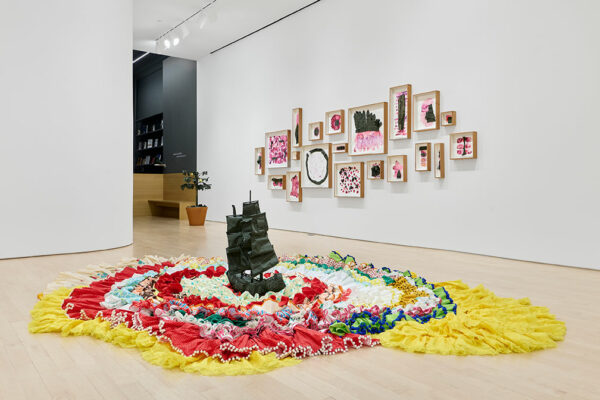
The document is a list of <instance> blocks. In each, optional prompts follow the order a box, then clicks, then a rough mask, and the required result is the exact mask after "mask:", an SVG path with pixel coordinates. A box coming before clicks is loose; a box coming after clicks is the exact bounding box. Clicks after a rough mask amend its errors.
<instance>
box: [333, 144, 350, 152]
mask: <svg viewBox="0 0 600 400" xmlns="http://www.w3.org/2000/svg"><path fill="white" fill-rule="evenodd" d="M332 152H333V153H347V152H348V143H334V144H333V150H332Z"/></svg>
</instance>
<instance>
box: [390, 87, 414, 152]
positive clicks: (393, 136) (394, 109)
mask: <svg viewBox="0 0 600 400" xmlns="http://www.w3.org/2000/svg"><path fill="white" fill-rule="evenodd" d="M411 100H412V86H411V85H409V84H407V85H402V86H395V87H393V88H390V140H397V139H410V132H411V128H412V119H411V117H412V108H411V104H412V102H411Z"/></svg>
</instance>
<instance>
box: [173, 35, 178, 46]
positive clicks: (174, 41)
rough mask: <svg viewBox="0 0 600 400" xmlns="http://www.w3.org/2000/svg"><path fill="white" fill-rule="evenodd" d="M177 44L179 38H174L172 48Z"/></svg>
mask: <svg viewBox="0 0 600 400" xmlns="http://www.w3.org/2000/svg"><path fill="white" fill-rule="evenodd" d="M178 44H179V38H178V37H175V39H173V46H177V45H178Z"/></svg>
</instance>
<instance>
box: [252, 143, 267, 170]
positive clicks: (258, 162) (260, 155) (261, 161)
mask: <svg viewBox="0 0 600 400" xmlns="http://www.w3.org/2000/svg"><path fill="white" fill-rule="evenodd" d="M254 174H255V175H264V174H265V148H264V147H256V148H255V149H254Z"/></svg>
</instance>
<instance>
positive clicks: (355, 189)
mask: <svg viewBox="0 0 600 400" xmlns="http://www.w3.org/2000/svg"><path fill="white" fill-rule="evenodd" d="M364 165H365V163H364V162H362V161H361V162H351V163H339V164H335V169H334V171H335V190H334V195H335V197H365V187H364Z"/></svg>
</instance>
